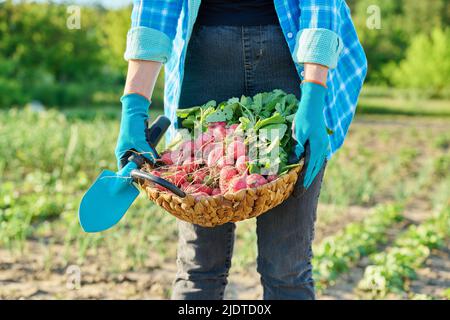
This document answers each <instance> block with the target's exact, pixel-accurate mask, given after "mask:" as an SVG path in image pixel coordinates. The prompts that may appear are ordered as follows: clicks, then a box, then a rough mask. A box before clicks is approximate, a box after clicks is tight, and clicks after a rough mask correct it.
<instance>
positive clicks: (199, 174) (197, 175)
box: [192, 169, 207, 183]
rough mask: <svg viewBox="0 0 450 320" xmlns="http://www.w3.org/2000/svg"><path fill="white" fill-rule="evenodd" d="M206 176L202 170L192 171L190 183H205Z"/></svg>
mask: <svg viewBox="0 0 450 320" xmlns="http://www.w3.org/2000/svg"><path fill="white" fill-rule="evenodd" d="M206 174H207V172H206V170H203V169H200V170H197V171H194V172H193V173H192V182H194V183H203V182H204V181H205V178H206Z"/></svg>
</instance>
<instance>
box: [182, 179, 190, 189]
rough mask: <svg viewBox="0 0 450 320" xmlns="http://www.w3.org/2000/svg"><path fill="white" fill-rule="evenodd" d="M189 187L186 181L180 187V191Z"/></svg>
mask: <svg viewBox="0 0 450 320" xmlns="http://www.w3.org/2000/svg"><path fill="white" fill-rule="evenodd" d="M190 185H191V184H190V183H189V182H187V181H186V182H185V183H183V184H182V185H181V189H182V190H186V188H187V187H189V186H190Z"/></svg>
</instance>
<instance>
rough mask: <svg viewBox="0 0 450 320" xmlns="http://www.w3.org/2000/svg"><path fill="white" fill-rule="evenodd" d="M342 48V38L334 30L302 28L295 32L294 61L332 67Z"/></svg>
mask: <svg viewBox="0 0 450 320" xmlns="http://www.w3.org/2000/svg"><path fill="white" fill-rule="evenodd" d="M342 49H343V43H342V40H341V38H340V37H339V36H338V35H337V34H336V33H335V32H333V31H331V30H328V29H304V30H301V31H299V32H298V34H297V41H296V44H295V49H294V61H295V62H297V63H300V64H304V63H315V64H320V65H323V66H326V67H328V68H330V69H334V68H336V66H337V63H338V59H339V55H340V53H341V51H342Z"/></svg>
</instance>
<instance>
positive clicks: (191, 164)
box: [182, 159, 200, 173]
mask: <svg viewBox="0 0 450 320" xmlns="http://www.w3.org/2000/svg"><path fill="white" fill-rule="evenodd" d="M199 165H200V162H199V161H196V160H194V159H186V160H184V162H183V165H182V167H183V170H184V171H185V172H186V173H191V172H194V171H195V170H197V169H198V167H199Z"/></svg>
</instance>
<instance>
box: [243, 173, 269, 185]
mask: <svg viewBox="0 0 450 320" xmlns="http://www.w3.org/2000/svg"><path fill="white" fill-rule="evenodd" d="M246 183H247V185H248V186H249V187H250V188H256V187H259V186H262V185H263V184H266V183H267V180H266V179H265V178H264V177H263V176H262V175H260V174H257V173H253V174H251V175H249V176H247V177H246Z"/></svg>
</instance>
